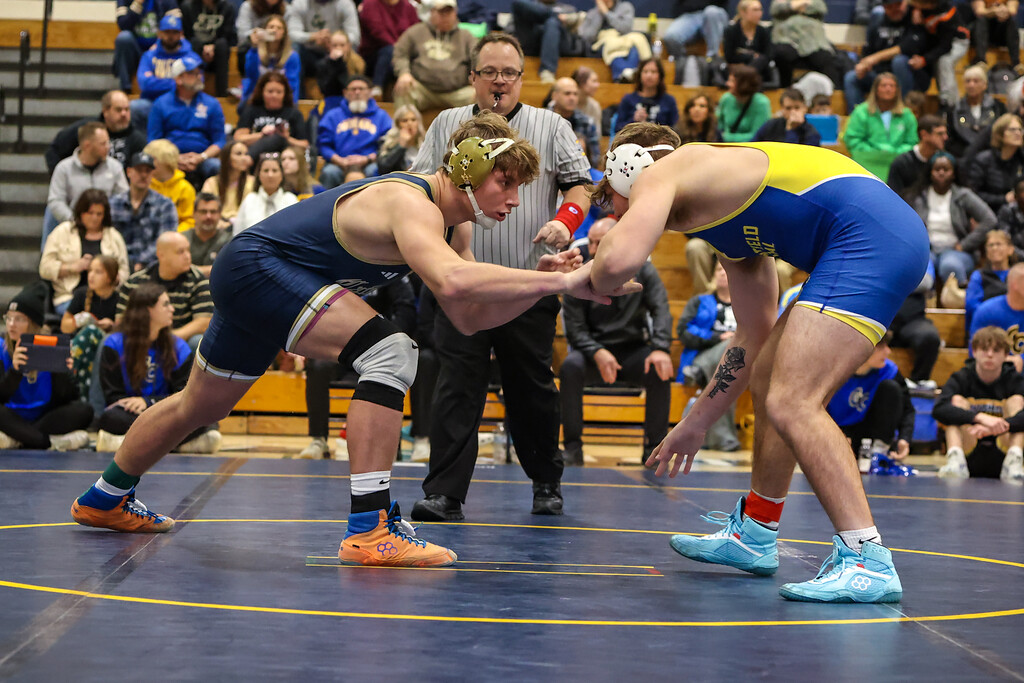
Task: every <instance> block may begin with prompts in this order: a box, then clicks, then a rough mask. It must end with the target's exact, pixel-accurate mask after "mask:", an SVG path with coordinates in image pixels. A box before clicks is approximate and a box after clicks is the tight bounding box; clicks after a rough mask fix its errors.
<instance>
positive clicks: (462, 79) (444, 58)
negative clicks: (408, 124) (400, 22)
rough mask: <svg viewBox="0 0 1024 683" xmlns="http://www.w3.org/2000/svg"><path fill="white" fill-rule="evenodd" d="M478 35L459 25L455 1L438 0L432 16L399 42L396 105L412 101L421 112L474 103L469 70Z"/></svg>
mask: <svg viewBox="0 0 1024 683" xmlns="http://www.w3.org/2000/svg"><path fill="white" fill-rule="evenodd" d="M475 45H476V38H474V37H473V35H472V34H471V33H470V32H469V31H467V30H465V29H462V28H459V16H458V7H457V5H456V3H455V0H436V1H435V2H434V4H433V5H431V7H430V17H429V19H428V20H427V21H421V22H420V23H418V24H416V25H415V26H413V27H412V28H410V29H409V30H408V31H406V32H405V33H403V34H402V37H401V38H399V39H398V42H397V43H395V54H394V67H395V75H396V76H397V77H398V80H397V81H395V90H394V92H395V108H396V109H397V108H398V107H401V106H402V105H405V104H412V105H414V106H415V107H416V108H417V109H419V110H420V111H424V110H426V109H432V108H435V107H440V108H442V109H447V108H450V107H462V106H465V105H467V104H470V103H471V102H473V100H474V98H475V94H474V92H475V91H474V90H473V86H472V85H470V84H469V72H470V71H471V70H472V69H473V59H472V54H473V47H474V46H475Z"/></svg>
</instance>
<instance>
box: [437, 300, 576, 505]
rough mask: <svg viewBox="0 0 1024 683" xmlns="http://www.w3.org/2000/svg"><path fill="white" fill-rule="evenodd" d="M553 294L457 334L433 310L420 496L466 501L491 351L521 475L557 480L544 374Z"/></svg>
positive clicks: (547, 374)
mask: <svg viewBox="0 0 1024 683" xmlns="http://www.w3.org/2000/svg"><path fill="white" fill-rule="evenodd" d="M559 308H560V304H559V302H558V297H556V296H548V297H545V298H543V299H541V300H540V301H538V302H537V303H536V304H534V305H533V307H532V308H530V309H529V310H527V311H526V312H525V313H523V314H522V315H520V316H519V317H518V318H516V319H514V320H512V321H510V322H508V323H506V324H504V325H502V326H500V327H496V328H494V329H491V330H484V331H482V332H478V333H476V334H474V335H472V336H469V337H467V336H465V335H463V334H461V333H460V332H459V331H458V330H456V329H455V327H454V326H453V325H452V323H451V321H450V320H448V317H447V316H446V315H445V314H444V312H443V311H442V310H441V309H440V308H438V309H437V317H436V318H435V321H434V342H435V349H436V351H437V358H438V363H439V366H440V371H439V374H438V379H437V389H436V390H435V393H434V405H433V411H434V419H433V422H432V424H431V427H430V471H429V472H428V473H427V478H426V479H425V480H424V481H423V492H424V493H426V494H427V495H428V496H430V495H434V494H443V495H445V496H449V497H451V498H457V499H459V500H460V501H462V502H465V501H466V493H467V492H468V490H469V482H470V480H471V479H472V478H473V467H474V465H475V464H476V456H477V432H478V431H479V430H480V420H481V419H482V417H483V410H484V404H485V402H486V400H487V386H488V383H489V380H490V376H491V349H492V348H493V349H494V355H495V357H496V358H497V360H498V366H499V368H500V370H501V385H502V393H503V394H504V397H505V424H506V428H507V430H508V433H509V435H510V436H511V438H512V443H513V444H514V445H515V448H516V454H517V455H518V456H519V462H520V463H521V464H522V466H523V471H525V472H526V475H527V476H528V477H530V479H533V480H534V481H537V482H558V481H560V480H561V478H562V456H561V453H560V452H559V450H558V426H559V422H560V415H559V403H558V390H557V389H556V388H555V375H554V373H553V372H552V371H551V356H552V345H553V343H554V339H555V318H556V317H557V316H558V311H559Z"/></svg>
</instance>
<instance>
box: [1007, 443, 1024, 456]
mask: <svg viewBox="0 0 1024 683" xmlns="http://www.w3.org/2000/svg"><path fill="white" fill-rule="evenodd" d="M1014 455H1015V456H1017V457H1018V458H1021V457H1024V451H1022V450H1021V449H1020V447H1019V446H1010V447H1009V448H1008V449H1006V457H1007V458H1009V457H1010V456H1014Z"/></svg>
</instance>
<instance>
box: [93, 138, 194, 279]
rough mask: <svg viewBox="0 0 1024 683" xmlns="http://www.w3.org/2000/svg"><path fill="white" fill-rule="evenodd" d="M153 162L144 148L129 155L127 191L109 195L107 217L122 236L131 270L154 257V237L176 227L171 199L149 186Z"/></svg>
mask: <svg viewBox="0 0 1024 683" xmlns="http://www.w3.org/2000/svg"><path fill="white" fill-rule="evenodd" d="M155 168H156V164H155V163H154V162H153V157H151V156H149V155H148V154H146V153H145V152H138V153H136V154H134V155H132V158H131V161H130V162H129V163H128V168H127V169H126V171H127V173H128V191H127V192H122V193H120V194H115V195H114V196H112V197H111V198H110V219H111V222H112V223H113V224H114V227H115V228H117V231H118V232H120V233H121V236H122V237H123V238H124V242H125V246H126V247H127V248H128V262H129V264H130V266H131V270H132V272H134V271H137V270H141V269H142V267H143V266H146V265H149V264H150V263H152V262H153V261H155V260H156V238H157V237H159V236H160V234H161V233H165V232H175V231H177V229H178V211H177V209H175V208H174V202H172V201H171V200H170V199H168V198H167V197H164V196H163V195H161V194H159V193H158V192H156V191H154V190H153V189H151V188H150V183H151V182H152V180H153V170H154V169H155Z"/></svg>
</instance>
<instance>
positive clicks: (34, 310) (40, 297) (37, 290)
mask: <svg viewBox="0 0 1024 683" xmlns="http://www.w3.org/2000/svg"><path fill="white" fill-rule="evenodd" d="M49 297H50V287H49V285H47V284H46V283H45V282H43V281H42V280H37V281H36V282H33V283H32V284H30V285H28V286H27V287H25V288H24V289H23V290H21V291H20V292H18V295H17V296H16V297H14V298H13V299H11V304H10V305H9V306H8V307H7V311H8V312H10V311H17V312H18V313H24V314H25V315H27V316H28V319H29V320H31V321H32V322H34V323H35V324H36V325H40V326H41V325H42V324H43V313H44V311H46V300H47V299H48V298H49Z"/></svg>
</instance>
